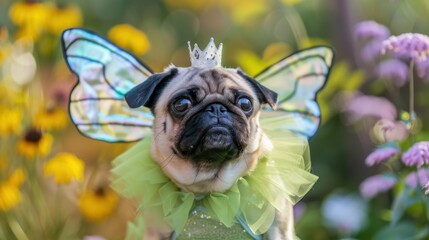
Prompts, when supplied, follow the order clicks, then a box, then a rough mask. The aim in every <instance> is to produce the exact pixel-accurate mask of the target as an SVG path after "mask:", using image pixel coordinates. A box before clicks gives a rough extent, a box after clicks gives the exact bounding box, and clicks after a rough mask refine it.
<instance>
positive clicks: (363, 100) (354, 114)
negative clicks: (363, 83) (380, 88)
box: [343, 94, 397, 124]
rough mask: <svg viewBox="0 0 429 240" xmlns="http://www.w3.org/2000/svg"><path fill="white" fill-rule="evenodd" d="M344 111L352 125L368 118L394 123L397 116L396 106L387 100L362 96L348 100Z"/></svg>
mask: <svg viewBox="0 0 429 240" xmlns="http://www.w3.org/2000/svg"><path fill="white" fill-rule="evenodd" d="M343 111H344V112H346V113H347V118H348V122H349V123H351V124H353V123H356V122H357V121H358V120H360V119H361V118H363V117H366V116H373V117H377V118H381V119H387V120H391V121H393V120H395V118H396V115H397V112H396V108H395V106H393V104H392V103H391V102H389V101H388V100H387V99H386V98H382V97H374V96H367V95H361V94H359V95H357V96H355V97H353V98H352V99H351V100H348V101H347V100H346V102H345V104H344V105H343Z"/></svg>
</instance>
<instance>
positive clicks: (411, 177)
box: [405, 168, 429, 188]
mask: <svg viewBox="0 0 429 240" xmlns="http://www.w3.org/2000/svg"><path fill="white" fill-rule="evenodd" d="M427 182H429V169H428V168H419V169H418V170H417V171H414V172H412V173H410V174H408V176H407V177H406V178H405V183H406V184H407V185H408V186H410V187H413V188H416V187H417V186H420V187H422V188H423V187H425V186H426V184H427Z"/></svg>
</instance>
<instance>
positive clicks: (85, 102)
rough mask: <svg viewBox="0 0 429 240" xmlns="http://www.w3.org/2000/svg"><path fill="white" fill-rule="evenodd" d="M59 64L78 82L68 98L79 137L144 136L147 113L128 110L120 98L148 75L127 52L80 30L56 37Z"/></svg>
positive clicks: (113, 138)
mask: <svg viewBox="0 0 429 240" xmlns="http://www.w3.org/2000/svg"><path fill="white" fill-rule="evenodd" d="M62 46H63V54H64V57H65V60H66V62H67V64H68V66H69V68H70V70H71V71H72V72H73V73H75V74H76V75H77V77H78V80H79V81H78V83H77V84H76V86H75V87H74V88H73V91H72V93H71V96H70V103H69V111H70V116H71V118H72V121H73V123H74V124H75V125H76V127H77V128H78V130H79V131H80V132H81V133H82V134H83V135H85V136H88V137H90V138H93V139H97V140H102V141H107V142H129V141H136V140H139V139H141V138H143V137H144V135H145V134H146V133H148V132H149V131H150V130H151V129H150V128H151V126H152V120H153V115H152V113H151V112H150V110H149V109H146V108H138V109H131V108H130V107H128V105H127V103H126V102H125V99H124V95H125V93H127V92H128V91H129V90H130V89H131V88H133V87H134V86H135V85H137V84H139V83H141V82H143V81H145V80H146V79H147V78H148V77H149V76H150V75H152V72H151V71H150V70H149V68H148V67H146V66H145V65H144V64H142V63H141V62H139V61H138V60H137V59H136V58H135V57H133V56H131V55H130V54H129V53H127V52H125V51H124V50H122V49H120V48H119V47H117V46H115V45H114V44H112V43H110V42H109V41H107V40H105V39H104V38H102V37H100V36H98V35H97V34H95V33H92V32H89V31H87V30H83V29H69V30H66V31H65V32H64V33H63V35H62Z"/></svg>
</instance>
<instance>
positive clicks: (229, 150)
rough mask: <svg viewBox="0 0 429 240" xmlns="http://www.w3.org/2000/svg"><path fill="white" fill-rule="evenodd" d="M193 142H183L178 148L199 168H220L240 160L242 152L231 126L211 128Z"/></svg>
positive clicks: (202, 132)
mask: <svg viewBox="0 0 429 240" xmlns="http://www.w3.org/2000/svg"><path fill="white" fill-rule="evenodd" d="M188 139H189V138H188ZM192 140H193V141H192V144H190V141H189V140H188V141H185V140H183V141H179V142H178V144H177V145H176V146H177V149H178V150H179V152H180V154H181V155H183V156H184V157H185V158H186V159H189V160H191V161H192V162H193V163H194V164H196V165H197V166H198V167H206V168H216V167H219V166H220V165H222V164H223V163H225V162H227V161H230V160H233V159H236V158H238V156H239V155H240V154H241V152H242V147H241V146H240V144H239V143H237V140H236V137H235V132H234V129H232V128H231V127H229V126H224V125H214V126H209V127H207V128H206V129H203V130H202V131H200V132H199V133H198V134H196V135H195V136H194V138H193V139H192Z"/></svg>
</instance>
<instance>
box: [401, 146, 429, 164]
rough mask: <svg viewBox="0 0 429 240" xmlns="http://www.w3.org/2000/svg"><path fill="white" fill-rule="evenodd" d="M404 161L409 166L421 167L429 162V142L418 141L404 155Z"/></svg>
mask: <svg viewBox="0 0 429 240" xmlns="http://www.w3.org/2000/svg"><path fill="white" fill-rule="evenodd" d="M402 162H403V163H404V164H405V165H407V166H417V167H421V166H422V165H423V164H429V142H418V143H416V144H414V145H413V146H412V147H411V148H410V149H408V151H406V152H405V153H404V154H403V155H402Z"/></svg>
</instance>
